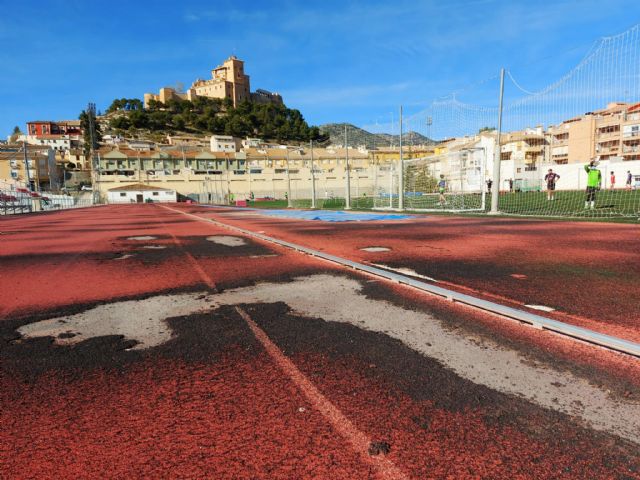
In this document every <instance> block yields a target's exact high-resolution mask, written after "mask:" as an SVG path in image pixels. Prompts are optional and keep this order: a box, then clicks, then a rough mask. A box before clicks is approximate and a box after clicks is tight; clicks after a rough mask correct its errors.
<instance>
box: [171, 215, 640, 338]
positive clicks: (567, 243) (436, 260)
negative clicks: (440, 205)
mask: <svg viewBox="0 0 640 480" xmlns="http://www.w3.org/2000/svg"><path fill="white" fill-rule="evenodd" d="M182 208H184V210H185V211H189V212H193V213H196V214H198V215H201V216H205V217H212V218H213V217H215V218H216V219H217V220H219V221H221V222H224V223H229V224H232V225H236V226H240V227H242V228H246V229H248V230H253V231H264V232H265V234H267V235H270V236H273V237H276V238H279V239H282V240H286V241H289V242H293V243H298V244H300V245H304V246H307V247H311V248H314V249H318V250H321V251H324V252H327V253H331V254H334V255H338V256H341V257H344V258H348V259H351V260H355V261H358V262H363V263H375V264H382V265H387V266H389V267H392V268H396V269H397V268H409V269H411V270H413V271H415V272H417V273H418V274H420V275H423V276H426V277H431V278H434V279H436V280H438V281H440V284H441V285H443V286H445V287H448V288H453V289H457V290H460V291H463V292H465V293H471V294H475V295H477V296H480V297H483V298H487V299H490V300H493V301H498V302H502V303H505V304H509V305H514V306H517V307H524V306H525V305H542V306H547V307H551V308H554V309H555V310H556V311H555V312H552V313H549V314H547V313H543V315H548V316H550V317H553V318H556V319H558V320H561V321H564V322H568V323H572V324H575V325H580V326H583V327H586V328H591V329H593V330H596V331H600V332H602V333H607V334H610V335H614V336H619V337H622V338H625V339H628V340H632V341H636V342H640V288H639V287H638V286H639V285H640V227H639V226H637V225H628V224H614V223H594V222H559V221H543V220H529V219H512V218H504V219H502V218H487V217H480V218H464V217H442V216H415V217H414V218H412V219H410V220H406V221H388V222H334V223H331V222H320V221H305V220H291V219H284V218H276V217H272V216H268V217H266V216H260V215H255V213H257V214H259V211H258V212H256V211H250V212H249V211H243V210H230V209H211V208H208V207H197V208H189V207H182ZM234 212H235V213H234ZM371 246H379V247H387V248H389V249H390V251H387V252H366V251H363V250H362V248H366V247H371ZM524 308H526V307H524ZM531 311H533V312H536V313H540V312H539V311H536V310H531Z"/></svg>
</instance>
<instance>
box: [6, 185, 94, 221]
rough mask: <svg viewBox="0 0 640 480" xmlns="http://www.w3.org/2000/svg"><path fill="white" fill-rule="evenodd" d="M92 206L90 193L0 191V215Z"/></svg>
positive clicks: (24, 190) (25, 190) (23, 190)
mask: <svg viewBox="0 0 640 480" xmlns="http://www.w3.org/2000/svg"><path fill="white" fill-rule="evenodd" d="M93 204H94V202H93V196H92V195H91V193H90V192H88V193H84V194H80V195H77V196H74V195H60V194H55V193H51V192H31V191H29V190H27V189H15V190H0V215H20V214H25V213H32V212H46V211H55V210H66V209H70V208H79V207H88V206H91V205H93Z"/></svg>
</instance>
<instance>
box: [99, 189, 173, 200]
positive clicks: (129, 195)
mask: <svg viewBox="0 0 640 480" xmlns="http://www.w3.org/2000/svg"><path fill="white" fill-rule="evenodd" d="M154 192H155V193H156V195H154ZM123 193H124V195H121V194H123ZM138 195H142V201H143V202H146V201H147V199H151V200H153V201H154V202H159V203H169V202H177V201H178V196H177V194H176V192H175V190H149V191H139V190H133V191H127V192H117V191H116V192H107V202H108V203H136V202H137V197H138Z"/></svg>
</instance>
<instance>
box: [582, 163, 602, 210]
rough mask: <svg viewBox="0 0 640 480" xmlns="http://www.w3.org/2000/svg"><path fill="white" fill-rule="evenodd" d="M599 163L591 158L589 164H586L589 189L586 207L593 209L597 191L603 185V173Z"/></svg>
mask: <svg viewBox="0 0 640 480" xmlns="http://www.w3.org/2000/svg"><path fill="white" fill-rule="evenodd" d="M598 163H599V162H598V161H597V160H591V162H589V164H588V165H585V166H584V169H585V171H586V172H587V191H586V198H585V202H584V208H591V209H592V210H593V209H594V208H595V207H596V192H597V191H598V190H600V186H601V185H602V173H601V172H600V170H598Z"/></svg>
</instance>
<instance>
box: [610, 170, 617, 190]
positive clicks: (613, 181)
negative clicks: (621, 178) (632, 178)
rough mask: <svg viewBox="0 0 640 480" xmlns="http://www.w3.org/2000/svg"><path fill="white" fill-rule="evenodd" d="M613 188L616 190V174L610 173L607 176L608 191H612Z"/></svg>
mask: <svg viewBox="0 0 640 480" xmlns="http://www.w3.org/2000/svg"><path fill="white" fill-rule="evenodd" d="M614 188H616V174H615V172H611V175H610V176H609V189H610V190H613V189H614Z"/></svg>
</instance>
